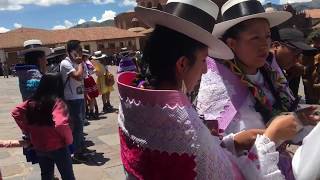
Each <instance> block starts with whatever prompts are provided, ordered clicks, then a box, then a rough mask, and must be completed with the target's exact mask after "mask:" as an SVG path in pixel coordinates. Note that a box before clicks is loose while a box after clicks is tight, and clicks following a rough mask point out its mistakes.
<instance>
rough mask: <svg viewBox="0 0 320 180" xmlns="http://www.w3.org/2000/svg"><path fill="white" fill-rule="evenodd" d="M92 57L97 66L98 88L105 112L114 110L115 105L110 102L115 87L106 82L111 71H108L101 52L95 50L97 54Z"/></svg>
mask: <svg viewBox="0 0 320 180" xmlns="http://www.w3.org/2000/svg"><path fill="white" fill-rule="evenodd" d="M99 53H100V54H99ZM92 59H93V61H92V63H93V65H94V66H95V69H96V74H97V76H98V78H97V86H98V90H99V93H100V94H101V95H102V103H103V112H105V113H107V112H112V111H113V106H112V105H111V103H110V93H111V92H112V91H113V90H114V88H113V85H110V84H107V83H106V77H108V76H109V77H110V72H109V71H108V66H107V65H106V61H105V58H104V56H103V55H101V52H99V51H98V52H95V56H93V57H92ZM99 61H100V62H101V63H100V62H99Z"/></svg>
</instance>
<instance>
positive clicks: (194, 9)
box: [135, 0, 234, 59]
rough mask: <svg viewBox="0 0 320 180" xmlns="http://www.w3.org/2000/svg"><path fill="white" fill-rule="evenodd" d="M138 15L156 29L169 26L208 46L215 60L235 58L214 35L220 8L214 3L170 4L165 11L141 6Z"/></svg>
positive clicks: (179, 0)
mask: <svg viewBox="0 0 320 180" xmlns="http://www.w3.org/2000/svg"><path fill="white" fill-rule="evenodd" d="M135 11H136V13H137V16H138V17H139V19H141V20H142V21H143V22H144V23H145V24H147V25H149V26H150V27H152V28H154V27H155V26H156V25H161V26H165V27H167V28H170V29H172V30H175V31H177V32H179V33H182V34H184V35H186V36H188V37H190V38H192V39H194V40H196V41H199V42H201V43H203V44H205V45H207V46H208V47H209V55H210V56H212V57H216V58H221V59H232V58H233V57H234V55H233V53H232V51H231V50H230V49H229V47H228V46H227V45H226V44H224V43H223V42H222V41H221V40H219V39H218V38H216V37H215V36H213V35H212V32H213V29H214V28H215V22H216V19H217V17H218V14H219V7H218V6H217V5H216V4H215V3H213V2H212V1H211V0H168V2H167V4H166V6H165V9H164V10H163V11H160V10H157V9H152V8H145V7H141V6H138V7H136V8H135ZM168 43H170V42H168Z"/></svg>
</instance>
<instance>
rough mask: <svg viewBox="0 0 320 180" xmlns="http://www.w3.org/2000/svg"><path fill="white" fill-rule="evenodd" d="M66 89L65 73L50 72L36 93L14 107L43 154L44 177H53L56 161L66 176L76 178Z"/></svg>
mask: <svg viewBox="0 0 320 180" xmlns="http://www.w3.org/2000/svg"><path fill="white" fill-rule="evenodd" d="M63 90H64V88H63V82H62V78H61V75H59V74H46V75H44V76H43V77H42V79H41V81H40V84H39V87H38V89H37V91H36V93H35V94H34V95H33V96H32V97H31V98H30V99H29V100H27V101H25V102H23V103H22V104H19V105H18V106H17V107H16V108H15V109H14V110H13V111H12V116H13V118H14V119H15V121H16V123H17V124H18V126H19V127H20V129H21V130H22V132H23V133H27V134H30V141H31V144H32V146H33V148H34V149H35V150H36V152H37V156H38V158H39V165H40V169H41V178H42V180H47V179H48V180H49V179H53V175H54V164H56V166H57V168H58V170H59V172H60V174H61V177H62V179H64V180H73V179H75V178H74V174H73V169H72V161H71V156H70V152H69V149H68V145H70V144H72V141H73V138H72V132H71V129H70V127H69V117H68V111H67V106H66V105H65V103H64V101H63Z"/></svg>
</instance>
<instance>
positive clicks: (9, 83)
mask: <svg viewBox="0 0 320 180" xmlns="http://www.w3.org/2000/svg"><path fill="white" fill-rule="evenodd" d="M110 69H111V70H112V72H113V74H115V72H116V67H111V68H110ZM98 100H99V101H98V104H99V107H100V110H101V109H102V103H101V96H100V97H99V99H98ZM21 101H22V100H21V96H20V92H19V88H18V79H17V78H14V77H10V78H9V79H4V78H3V77H2V76H1V77H0V139H4V140H7V139H20V138H21V131H20V129H19V128H18V126H17V125H16V123H15V122H14V120H13V118H12V117H11V115H10V112H11V110H12V109H13V108H14V107H15V106H16V105H17V104H18V103H20V102H21ZM111 103H112V104H113V105H114V107H115V108H118V105H119V98H118V90H117V87H116V86H115V91H114V92H113V93H112V94H111ZM117 117H118V114H117V113H116V112H115V113H108V114H101V115H100V118H101V119H99V120H93V121H90V125H89V126H86V127H85V133H86V134H87V135H86V141H87V142H86V143H87V145H88V148H89V149H94V150H96V154H95V155H93V156H91V157H90V161H89V162H88V163H86V164H75V165H74V166H73V168H74V173H75V176H76V179H78V180H122V179H124V174H123V169H122V165H121V160H120V156H119V151H120V150H119V137H118V133H117V132H118V127H117ZM0 169H1V172H2V175H3V177H4V180H40V179H41V178H40V168H39V166H38V164H36V165H32V164H30V163H27V162H26V160H25V157H24V156H23V154H22V148H12V149H0ZM55 174H56V175H57V176H59V173H58V171H57V170H56V171H55Z"/></svg>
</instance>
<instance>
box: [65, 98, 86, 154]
mask: <svg viewBox="0 0 320 180" xmlns="http://www.w3.org/2000/svg"><path fill="white" fill-rule="evenodd" d="M67 105H68V110H69V115H70V124H71V128H72V135H73V145H74V148H75V154H76V153H79V152H81V150H82V149H83V148H84V135H83V125H84V117H85V106H84V99H76V100H68V101H67Z"/></svg>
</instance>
